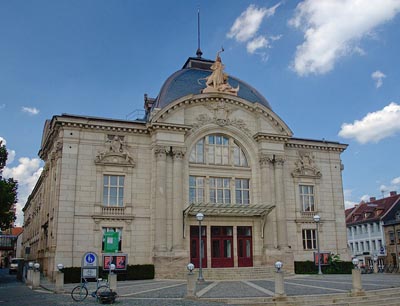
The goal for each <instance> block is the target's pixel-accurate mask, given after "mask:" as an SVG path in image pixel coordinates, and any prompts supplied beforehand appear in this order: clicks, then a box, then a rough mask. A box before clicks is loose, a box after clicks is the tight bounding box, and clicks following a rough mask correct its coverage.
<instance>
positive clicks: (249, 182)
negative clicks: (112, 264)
mask: <svg viewBox="0 0 400 306" xmlns="http://www.w3.org/2000/svg"><path fill="white" fill-rule="evenodd" d="M216 62H218V58H217V60H216V61H215V62H213V61H209V60H204V59H202V58H189V59H188V61H187V62H186V63H185V65H184V67H183V68H182V69H181V70H179V71H177V72H176V73H174V74H173V75H172V76H171V77H170V78H168V79H167V81H166V82H165V84H164V85H163V87H162V89H161V91H160V93H159V95H158V97H157V98H156V99H151V98H148V97H147V95H145V110H146V116H145V118H144V119H142V120H135V121H128V120H114V119H105V118H96V117H86V116H75V115H66V114H64V115H60V116H58V115H57V116H54V117H53V118H52V119H51V120H48V121H47V122H46V124H45V128H44V132H43V140H42V144H41V149H40V157H41V158H42V159H43V161H44V162H45V167H44V171H43V173H42V175H41V177H40V179H39V181H38V182H37V184H36V187H35V188H34V190H33V192H32V194H31V196H30V197H29V199H28V202H27V203H26V206H25V208H24V213H25V216H24V222H25V223H24V227H25V235H24V241H23V244H24V246H25V247H27V246H29V247H30V249H31V252H30V254H29V255H27V256H28V257H29V258H30V259H36V260H39V261H40V262H41V263H42V265H43V269H44V272H45V273H47V274H51V273H52V271H54V270H55V269H56V264H57V263H63V264H64V265H65V266H67V267H72V266H74V267H77V266H80V264H81V258H82V255H83V254H84V253H85V252H87V251H94V252H96V253H97V254H99V255H100V254H102V251H103V244H102V241H103V234H104V232H106V231H117V232H118V233H119V237H120V238H119V239H120V245H119V250H120V251H121V252H123V253H125V254H128V261H129V264H148V263H153V264H155V267H156V276H157V277H182V276H183V273H185V267H186V265H187V263H189V262H193V263H194V264H195V265H196V266H198V265H199V240H200V239H199V223H198V221H197V220H196V218H195V215H196V214H197V213H198V212H202V213H203V214H204V215H205V218H204V220H203V222H202V228H201V237H202V238H201V241H202V243H203V246H204V248H203V250H204V254H203V261H202V266H203V268H205V272H207V270H209V271H211V270H214V269H223V268H225V269H239V270H240V269H241V268H243V269H244V268H247V269H248V268H249V267H254V268H257V267H265V268H270V267H272V266H273V264H274V262H275V261H277V260H281V261H283V262H284V264H285V267H286V269H287V270H289V271H291V270H293V266H294V261H303V260H312V259H313V253H314V252H315V251H316V237H315V235H316V225H315V223H314V222H313V216H314V215H315V214H319V215H320V216H321V223H320V227H319V228H320V239H319V241H320V244H321V245H320V246H321V251H328V252H334V253H336V254H341V256H342V258H345V259H346V258H347V256H348V254H347V247H346V244H347V239H346V225H345V217H344V203H343V188H342V178H341V171H342V164H341V159H340V154H341V152H343V151H344V150H345V149H346V145H344V144H340V143H337V142H330V141H319V140H310V139H300V138H295V137H293V133H292V131H291V130H290V129H289V127H288V126H287V125H286V124H285V123H284V122H283V121H282V120H281V119H280V118H279V117H278V115H277V114H275V113H274V112H273V111H272V109H271V107H270V105H269V103H268V102H267V101H266V100H265V98H264V97H262V96H261V95H260V94H259V93H258V92H257V91H256V90H255V89H254V88H252V87H251V86H249V85H248V84H246V83H244V82H242V81H240V80H239V79H236V78H234V77H231V76H228V75H227V74H225V73H224V71H223V65H221V66H222V68H221V66H218V65H215V63H216ZM219 62H220V63H221V59H219ZM218 69H220V70H218ZM217 73H219V75H217ZM211 76H213V78H212V79H211ZM205 89H206V90H205Z"/></svg>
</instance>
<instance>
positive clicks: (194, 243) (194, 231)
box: [190, 226, 207, 268]
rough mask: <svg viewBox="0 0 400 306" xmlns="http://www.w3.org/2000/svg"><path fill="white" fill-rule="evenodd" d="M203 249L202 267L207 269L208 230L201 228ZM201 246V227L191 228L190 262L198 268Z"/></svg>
mask: <svg viewBox="0 0 400 306" xmlns="http://www.w3.org/2000/svg"><path fill="white" fill-rule="evenodd" d="M201 243H202V245H201V249H202V253H203V254H202V256H201V258H202V260H201V267H202V268H207V228H206V227H205V226H202V227H201ZM199 260H200V245H199V227H198V226H191V227H190V262H191V263H192V264H194V266H195V267H196V268H199V267H200V261H199Z"/></svg>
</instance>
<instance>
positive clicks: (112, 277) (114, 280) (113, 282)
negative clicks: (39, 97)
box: [108, 273, 117, 292]
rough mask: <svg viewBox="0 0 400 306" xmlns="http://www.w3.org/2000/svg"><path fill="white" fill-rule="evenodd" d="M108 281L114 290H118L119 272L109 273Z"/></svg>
mask: <svg viewBox="0 0 400 306" xmlns="http://www.w3.org/2000/svg"><path fill="white" fill-rule="evenodd" d="M108 283H109V285H110V289H111V290H112V291H114V292H115V291H117V274H114V273H110V274H108Z"/></svg>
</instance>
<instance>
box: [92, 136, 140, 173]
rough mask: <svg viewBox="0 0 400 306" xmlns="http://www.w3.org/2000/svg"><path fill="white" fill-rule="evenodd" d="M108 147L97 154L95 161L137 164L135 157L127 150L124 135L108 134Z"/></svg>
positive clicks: (104, 163)
mask: <svg viewBox="0 0 400 306" xmlns="http://www.w3.org/2000/svg"><path fill="white" fill-rule="evenodd" d="M105 146H106V149H105V150H104V151H101V152H99V153H98V154H97V155H96V159H95V163H96V164H102V165H123V166H131V167H134V166H135V161H134V160H133V157H132V156H131V154H130V153H129V151H128V150H127V147H128V146H127V145H126V143H125V142H124V139H123V136H118V135H108V139H107V141H106V143H105Z"/></svg>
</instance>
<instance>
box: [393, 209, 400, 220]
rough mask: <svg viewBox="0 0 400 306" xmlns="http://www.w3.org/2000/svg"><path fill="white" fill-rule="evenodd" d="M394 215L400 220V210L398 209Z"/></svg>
mask: <svg viewBox="0 0 400 306" xmlns="http://www.w3.org/2000/svg"><path fill="white" fill-rule="evenodd" d="M394 217H395V219H396V220H400V210H398V211H396V214H395V216H394Z"/></svg>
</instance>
